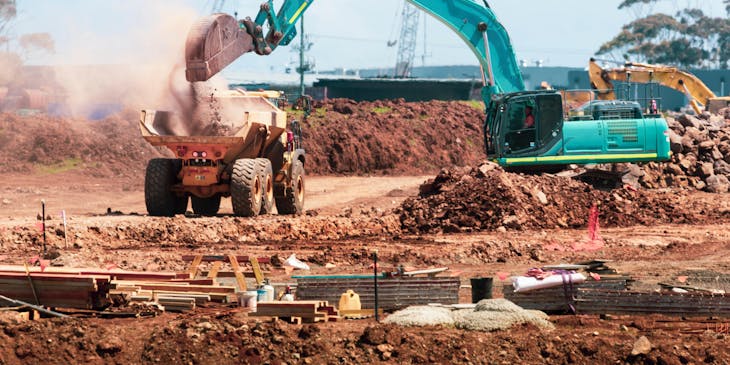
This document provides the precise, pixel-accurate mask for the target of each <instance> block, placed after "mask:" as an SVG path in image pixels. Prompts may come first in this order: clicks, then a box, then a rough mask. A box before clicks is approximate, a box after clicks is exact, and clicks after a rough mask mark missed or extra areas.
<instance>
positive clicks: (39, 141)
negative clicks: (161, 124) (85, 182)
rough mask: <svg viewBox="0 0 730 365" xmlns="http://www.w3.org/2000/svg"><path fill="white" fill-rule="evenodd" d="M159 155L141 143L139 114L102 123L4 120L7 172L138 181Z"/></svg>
mask: <svg viewBox="0 0 730 365" xmlns="http://www.w3.org/2000/svg"><path fill="white" fill-rule="evenodd" d="M158 155H159V154H158V153H157V151H156V150H155V149H154V148H153V147H151V146H149V145H148V144H147V142H145V141H144V140H143V139H142V138H141V137H140V134H139V128H138V127H137V114H136V113H134V112H131V111H130V112H126V113H123V114H119V115H114V116H111V117H109V118H106V119H103V120H101V121H89V120H76V119H63V118H55V117H48V116H41V115H35V116H18V115H14V114H7V113H5V114H1V115H0V167H2V169H3V171H7V172H20V173H32V172H43V173H55V172H60V171H67V170H78V171H82V172H83V173H84V174H85V175H89V176H94V177H116V178H119V177H121V178H128V177H133V178H136V177H139V176H142V175H143V173H144V167H145V166H146V164H147V160H149V159H150V158H152V157H154V156H158Z"/></svg>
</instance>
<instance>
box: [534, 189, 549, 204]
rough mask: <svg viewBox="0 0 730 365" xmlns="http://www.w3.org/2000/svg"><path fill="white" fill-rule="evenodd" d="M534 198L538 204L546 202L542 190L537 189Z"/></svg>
mask: <svg viewBox="0 0 730 365" xmlns="http://www.w3.org/2000/svg"><path fill="white" fill-rule="evenodd" d="M534 196H535V198H537V200H538V201H539V202H540V204H542V205H545V204H547V203H548V200H547V196H545V193H543V192H542V190H538V191H537V192H535V194H534Z"/></svg>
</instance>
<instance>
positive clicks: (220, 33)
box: [185, 0, 313, 82]
mask: <svg viewBox="0 0 730 365" xmlns="http://www.w3.org/2000/svg"><path fill="white" fill-rule="evenodd" d="M312 1H313V0H285V1H284V3H283V4H282V6H281V8H279V11H278V12H274V3H273V0H267V1H266V2H264V3H263V4H261V7H260V9H259V12H258V14H257V15H256V18H254V19H253V20H252V19H251V18H248V17H247V18H246V19H244V20H241V21H237V20H236V19H235V18H234V17H232V16H230V15H228V14H221V13H218V14H212V15H209V16H206V17H203V18H201V19H200V20H198V21H197V22H196V23H195V24H194V25H193V27H192V28H191V29H190V31H189V32H188V37H187V40H186V41H185V66H186V69H185V78H186V79H187V80H188V81H189V82H195V81H205V80H208V79H210V78H211V77H213V75H215V74H217V73H218V72H220V71H221V70H223V69H224V68H225V67H226V66H228V65H229V64H231V63H232V62H233V61H235V60H236V59H238V58H239V57H241V55H243V54H245V53H248V52H252V51H254V52H256V53H257V54H260V55H268V54H269V53H271V52H272V51H273V50H274V49H275V48H276V47H277V46H279V45H288V44H289V42H291V40H292V39H294V37H295V36H296V34H297V31H296V22H297V20H298V19H299V18H300V17H301V15H302V13H304V11H305V10H307V8H308V7H309V5H311V3H312ZM267 22H268V25H269V29H268V32H267V33H266V34H264V30H263V27H264V24H265V23H267Z"/></svg>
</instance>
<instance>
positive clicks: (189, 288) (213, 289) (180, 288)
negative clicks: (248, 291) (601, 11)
mask: <svg viewBox="0 0 730 365" xmlns="http://www.w3.org/2000/svg"><path fill="white" fill-rule="evenodd" d="M137 286H138V287H139V288H140V289H147V290H168V291H175V292H199V293H225V294H233V293H235V292H236V287H234V286H212V285H177V284H146V283H144V282H140V283H139V284H138V285H137Z"/></svg>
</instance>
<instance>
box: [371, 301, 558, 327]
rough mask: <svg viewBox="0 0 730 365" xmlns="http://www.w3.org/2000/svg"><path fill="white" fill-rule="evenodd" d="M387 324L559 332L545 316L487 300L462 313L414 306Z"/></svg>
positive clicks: (386, 321)
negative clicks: (522, 327) (516, 327)
mask: <svg viewBox="0 0 730 365" xmlns="http://www.w3.org/2000/svg"><path fill="white" fill-rule="evenodd" d="M385 323H393V324H398V325H401V326H427V325H445V326H455V327H456V328H461V329H466V330H472V331H498V330H504V329H508V328H510V327H512V326H514V325H518V324H523V323H532V324H533V325H535V326H537V327H539V328H542V329H545V330H551V329H553V328H555V326H553V324H552V323H550V322H549V321H548V316H547V315H546V314H545V313H543V312H540V311H535V310H525V309H522V308H521V307H520V306H518V305H516V304H514V303H512V302H510V301H509V300H506V299H484V300H482V301H480V302H479V303H477V305H476V307H475V308H474V309H461V310H452V309H450V308H444V307H432V306H413V307H408V308H406V309H403V310H400V311H398V312H395V313H393V314H391V315H390V316H388V318H386V319H385Z"/></svg>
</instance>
